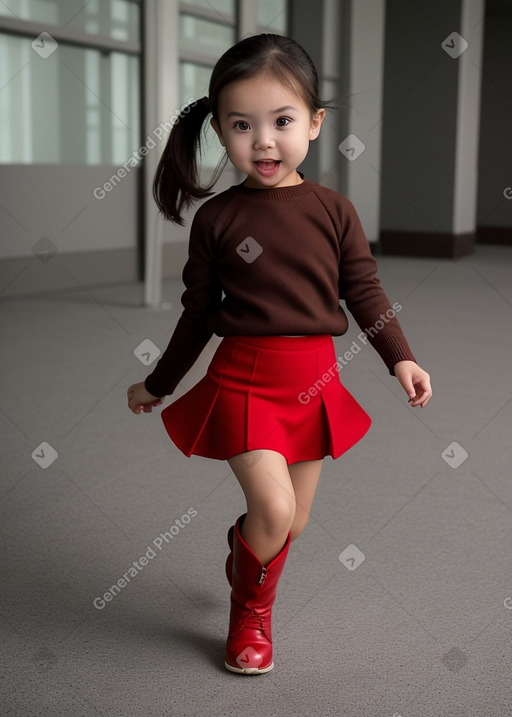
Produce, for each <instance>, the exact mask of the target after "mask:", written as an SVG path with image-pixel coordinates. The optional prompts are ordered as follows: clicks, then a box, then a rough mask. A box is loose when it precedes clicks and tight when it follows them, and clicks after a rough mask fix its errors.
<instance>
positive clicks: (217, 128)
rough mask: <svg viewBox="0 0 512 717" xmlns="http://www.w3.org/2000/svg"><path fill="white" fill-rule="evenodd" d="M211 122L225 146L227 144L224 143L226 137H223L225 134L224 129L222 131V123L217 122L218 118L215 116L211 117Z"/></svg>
mask: <svg viewBox="0 0 512 717" xmlns="http://www.w3.org/2000/svg"><path fill="white" fill-rule="evenodd" d="M210 124H211V126H212V127H213V129H214V130H215V134H216V135H217V137H218V138H219V142H220V143H221V145H222V146H223V147H225V146H226V145H225V144H224V138H223V136H222V131H221V128H220V124H219V123H218V122H217V120H216V119H215V118H214V117H212V118H211V120H210Z"/></svg>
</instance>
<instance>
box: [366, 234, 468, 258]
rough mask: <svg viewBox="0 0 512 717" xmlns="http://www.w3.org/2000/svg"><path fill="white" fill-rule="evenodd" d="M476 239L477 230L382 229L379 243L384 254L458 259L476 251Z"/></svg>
mask: <svg viewBox="0 0 512 717" xmlns="http://www.w3.org/2000/svg"><path fill="white" fill-rule="evenodd" d="M475 240H476V234H475V232H471V233H468V234H450V233H448V232H447V233H439V232H407V231H392V230H382V231H381V232H380V242H379V243H380V249H381V250H382V253H383V254H394V255H400V256H428V257H438V258H441V259H457V258H458V257H461V256H466V255H467V254H473V253H474V251H475Z"/></svg>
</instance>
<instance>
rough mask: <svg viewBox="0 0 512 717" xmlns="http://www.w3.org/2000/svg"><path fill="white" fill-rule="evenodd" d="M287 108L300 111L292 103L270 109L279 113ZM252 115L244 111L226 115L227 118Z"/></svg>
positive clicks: (274, 113) (271, 111)
mask: <svg viewBox="0 0 512 717" xmlns="http://www.w3.org/2000/svg"><path fill="white" fill-rule="evenodd" d="M286 110H295V112H298V109H297V108H296V107H292V105H285V107H279V108H278V109H277V110H270V112H269V114H270V115H277V114H279V113H280V112H285V111H286ZM250 116H251V115H248V114H245V113H244V112H229V113H228V114H227V115H226V118H227V119H229V118H230V117H250Z"/></svg>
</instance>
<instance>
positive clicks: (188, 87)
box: [180, 62, 224, 169]
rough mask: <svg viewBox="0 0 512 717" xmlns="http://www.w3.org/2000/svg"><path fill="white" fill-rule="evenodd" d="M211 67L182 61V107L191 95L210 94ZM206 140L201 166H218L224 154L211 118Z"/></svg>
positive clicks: (206, 124) (206, 126) (208, 167)
mask: <svg viewBox="0 0 512 717" xmlns="http://www.w3.org/2000/svg"><path fill="white" fill-rule="evenodd" d="M211 73H212V68H211V67H203V66H201V65H195V64H193V63H191V62H180V107H181V106H183V105H185V104H188V100H189V99H190V97H196V98H198V99H200V98H201V97H204V96H205V95H207V94H208V84H209V82H210V75H211ZM204 127H205V140H206V141H205V142H204V143H202V155H201V166H202V167H204V168H206V169H212V168H213V167H216V166H217V164H218V162H219V160H220V158H221V157H222V156H223V154H224V149H223V147H222V146H221V144H220V142H219V140H218V139H217V135H216V134H215V132H214V131H213V129H212V127H211V125H210V122H209V119H207V120H206V123H205V125H204Z"/></svg>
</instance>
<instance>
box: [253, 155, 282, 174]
mask: <svg viewBox="0 0 512 717" xmlns="http://www.w3.org/2000/svg"><path fill="white" fill-rule="evenodd" d="M280 164H281V162H280V160H278V159H260V160H258V161H257V162H255V165H256V169H257V170H258V174H261V175H262V176H264V177H271V176H272V175H273V174H275V173H276V172H277V171H278V169H279V165H280Z"/></svg>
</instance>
